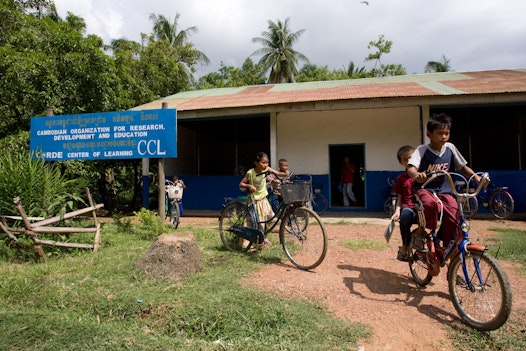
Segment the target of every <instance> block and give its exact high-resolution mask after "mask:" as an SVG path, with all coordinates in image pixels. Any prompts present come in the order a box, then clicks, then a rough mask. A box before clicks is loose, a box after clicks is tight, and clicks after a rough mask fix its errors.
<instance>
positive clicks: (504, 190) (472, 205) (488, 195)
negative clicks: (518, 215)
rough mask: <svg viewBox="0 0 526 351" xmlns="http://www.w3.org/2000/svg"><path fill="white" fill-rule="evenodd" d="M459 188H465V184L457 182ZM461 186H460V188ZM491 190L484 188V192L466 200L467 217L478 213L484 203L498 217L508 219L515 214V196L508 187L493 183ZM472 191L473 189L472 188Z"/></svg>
mask: <svg viewBox="0 0 526 351" xmlns="http://www.w3.org/2000/svg"><path fill="white" fill-rule="evenodd" d="M455 185H456V186H457V190H465V189H466V187H465V186H464V189H462V188H461V187H462V186H463V184H462V183H461V184H455ZM459 187H460V188H459ZM488 188H489V189H490V190H487V189H484V192H483V193H479V194H478V195H477V196H476V197H472V198H469V199H466V200H464V206H465V208H466V209H465V210H464V215H465V216H466V217H467V218H470V219H471V218H473V217H474V216H475V215H476V214H477V213H478V209H479V206H480V203H482V206H484V207H486V208H488V209H489V210H490V212H491V214H492V215H493V216H494V217H495V218H497V219H502V220H505V219H508V218H510V216H511V215H512V214H513V211H514V210H515V201H514V200H513V197H512V196H511V194H510V193H509V192H508V187H498V186H496V185H495V184H493V183H490V184H489V185H488ZM470 191H473V189H471V188H470Z"/></svg>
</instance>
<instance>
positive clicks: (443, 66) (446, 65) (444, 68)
mask: <svg viewBox="0 0 526 351" xmlns="http://www.w3.org/2000/svg"><path fill="white" fill-rule="evenodd" d="M450 61H451V60H449V59H448V58H447V57H446V55H442V58H441V59H440V61H428V62H427V64H426V67H425V72H426V73H433V72H449V71H451V64H450Z"/></svg>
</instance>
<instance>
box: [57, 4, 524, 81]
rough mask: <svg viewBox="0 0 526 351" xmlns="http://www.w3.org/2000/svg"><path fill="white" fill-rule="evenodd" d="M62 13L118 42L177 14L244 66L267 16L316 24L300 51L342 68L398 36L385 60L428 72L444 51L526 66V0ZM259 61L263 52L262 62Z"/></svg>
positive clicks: (218, 55) (480, 65) (217, 53)
mask: <svg viewBox="0 0 526 351" xmlns="http://www.w3.org/2000/svg"><path fill="white" fill-rule="evenodd" d="M55 3H56V6H57V10H58V11H59V14H60V15H61V16H65V14H66V11H68V10H69V11H71V12H73V13H75V14H76V15H79V16H80V17H83V18H84V19H85V20H86V23H87V32H88V33H90V34H97V35H99V36H100V37H102V38H103V39H104V41H105V42H106V43H109V42H110V41H111V39H117V38H121V37H125V38H127V39H131V40H136V41H140V33H146V34H149V33H150V32H151V29H152V24H151V22H150V21H149V19H148V17H149V14H150V13H155V14H162V15H164V16H167V17H170V18H172V19H173V18H174V17H175V14H176V13H177V12H179V13H180V15H181V16H180V19H179V25H180V28H181V29H184V28H188V27H191V26H197V27H198V29H199V32H198V33H196V34H194V35H193V36H192V38H191V41H192V42H193V43H194V45H195V46H196V47H197V48H198V49H199V50H201V51H203V52H204V53H205V54H206V55H207V56H208V57H209V58H210V59H211V61H212V65H211V66H210V67H208V68H206V69H204V70H202V72H203V73H206V72H209V71H214V70H217V68H218V67H219V64H220V62H221V61H223V62H224V63H225V64H227V65H232V66H240V65H241V64H242V62H243V61H244V59H245V58H246V57H248V56H249V55H250V54H251V53H252V52H253V51H254V50H256V49H257V48H258V46H257V45H256V44H254V43H252V42H251V39H252V38H254V37H259V36H261V32H263V31H265V30H267V21H268V20H272V21H276V20H282V21H283V20H285V19H286V18H287V17H290V29H291V30H292V31H298V30H300V29H306V32H305V34H304V35H303V36H302V37H301V39H300V41H299V42H298V43H297V46H296V49H297V50H298V51H300V52H302V53H304V54H305V55H306V56H307V57H309V59H310V60H311V62H312V63H314V64H317V65H320V66H321V65H327V66H329V68H331V69H332V68H341V67H343V66H346V65H347V64H348V63H349V61H351V60H352V61H354V63H355V64H357V65H366V64H365V63H364V62H363V59H364V58H365V57H366V56H367V55H368V54H369V53H370V52H371V51H370V50H369V49H367V45H368V43H369V42H370V41H374V40H377V39H378V36H379V35H382V34H383V35H384V36H385V38H386V39H388V40H391V41H393V47H392V51H391V54H389V55H386V56H385V57H383V59H382V61H383V62H384V63H400V64H402V65H403V66H405V67H406V68H407V71H408V73H422V72H423V70H424V67H425V64H426V62H427V61H430V60H439V59H440V58H441V57H442V55H445V56H446V57H447V58H449V59H451V65H452V67H453V68H454V69H455V70H456V71H469V70H483V69H500V68H518V67H525V66H526V65H525V62H526V45H524V38H526V21H524V19H523V14H524V13H526V1H523V0H485V1H479V0H463V1H457V0H442V1H433V2H429V1H422V0H397V1H392V0H370V1H369V6H366V5H364V4H362V3H360V1H359V0H326V1H315V0H267V1H264V2H257V1H251V0H192V1H184V2H181V1H163V0H149V1H143V0H83V1H71V0H56V1H55ZM253 59H254V61H257V59H258V58H257V57H254V58H253Z"/></svg>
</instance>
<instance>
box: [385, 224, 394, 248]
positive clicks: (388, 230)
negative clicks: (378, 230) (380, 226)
mask: <svg viewBox="0 0 526 351" xmlns="http://www.w3.org/2000/svg"><path fill="white" fill-rule="evenodd" d="M394 227H395V222H394V221H391V222H389V225H388V226H387V228H385V232H384V237H385V241H387V242H388V243H389V240H391V235H393V230H394Z"/></svg>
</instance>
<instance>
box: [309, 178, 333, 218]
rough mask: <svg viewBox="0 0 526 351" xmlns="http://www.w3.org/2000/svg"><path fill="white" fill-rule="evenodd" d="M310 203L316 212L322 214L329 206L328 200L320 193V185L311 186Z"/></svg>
mask: <svg viewBox="0 0 526 351" xmlns="http://www.w3.org/2000/svg"><path fill="white" fill-rule="evenodd" d="M310 203H311V206H312V209H313V210H314V211H315V212H316V213H317V214H323V213H324V212H325V211H327V209H328V208H329V201H328V200H327V197H325V195H323V194H322V193H321V187H319V186H314V185H313V186H312V190H311V198H310Z"/></svg>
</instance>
